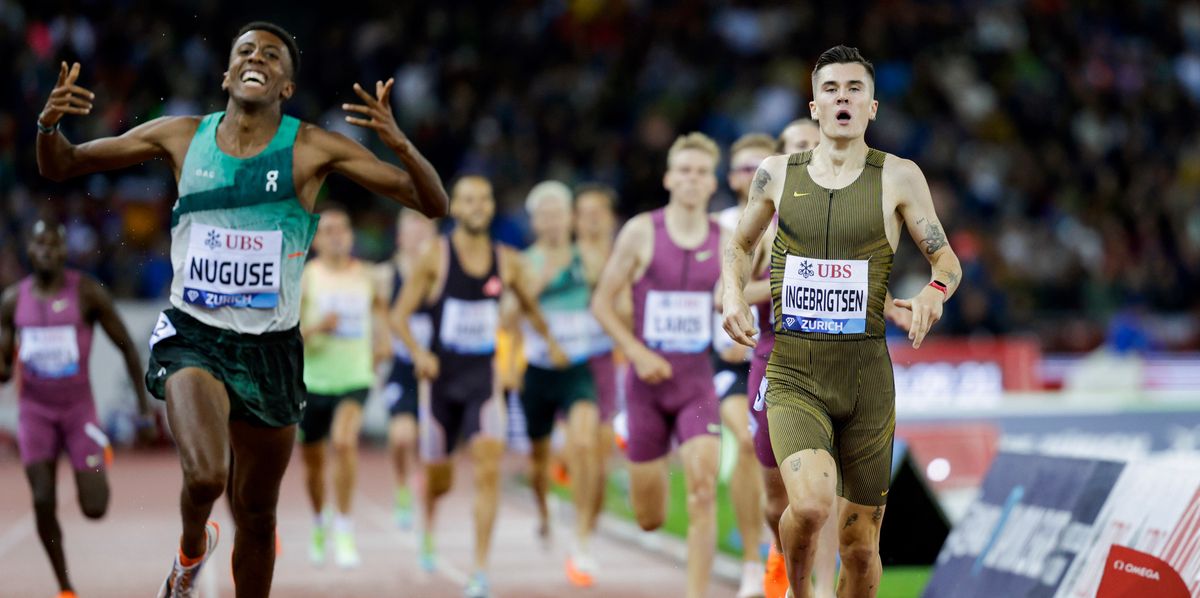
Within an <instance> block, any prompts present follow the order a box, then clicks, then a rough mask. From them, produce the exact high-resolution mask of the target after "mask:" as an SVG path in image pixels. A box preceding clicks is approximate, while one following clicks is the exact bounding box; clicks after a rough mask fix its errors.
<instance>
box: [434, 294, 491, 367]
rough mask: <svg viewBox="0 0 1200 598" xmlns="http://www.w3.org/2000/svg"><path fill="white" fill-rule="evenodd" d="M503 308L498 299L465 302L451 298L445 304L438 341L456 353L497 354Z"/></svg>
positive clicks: (443, 305)
mask: <svg viewBox="0 0 1200 598" xmlns="http://www.w3.org/2000/svg"><path fill="white" fill-rule="evenodd" d="M499 322H500V307H499V303H498V302H497V301H496V300H495V299H480V300H478V301H464V300H462V299H455V298H453V297H447V298H446V299H445V302H444V303H443V304H442V326H441V328H440V329H439V330H438V338H439V339H441V342H442V346H444V347H445V348H447V349H449V350H450V351H453V352H455V353H462V354H465V355H486V354H489V353H494V352H495V351H496V327H497V325H498V324H499Z"/></svg>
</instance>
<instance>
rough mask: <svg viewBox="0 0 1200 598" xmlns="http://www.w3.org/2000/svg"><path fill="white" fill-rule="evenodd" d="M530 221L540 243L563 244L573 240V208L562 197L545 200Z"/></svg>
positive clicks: (535, 209)
mask: <svg viewBox="0 0 1200 598" xmlns="http://www.w3.org/2000/svg"><path fill="white" fill-rule="evenodd" d="M529 221H530V224H531V225H532V226H533V234H535V235H537V238H538V240H539V241H542V242H544V243H553V244H563V243H567V242H569V241H570V240H571V208H570V206H569V205H568V204H567V203H566V202H565V201H563V199H562V198H560V197H548V198H544V199H543V200H542V202H541V203H539V204H538V205H537V207H536V208H534V210H533V213H531V214H530V215H529Z"/></svg>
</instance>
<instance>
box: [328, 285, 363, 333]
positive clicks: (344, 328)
mask: <svg viewBox="0 0 1200 598" xmlns="http://www.w3.org/2000/svg"><path fill="white" fill-rule="evenodd" d="M317 306H318V311H320V313H321V314H322V316H324V315H325V314H330V313H332V314H337V327H336V328H334V330H333V336H335V337H338V338H363V337H364V336H366V335H367V329H368V326H369V324H370V321H371V298H370V297H368V296H366V295H363V294H361V293H326V294H323V295H320V296H319V298H318V299H317Z"/></svg>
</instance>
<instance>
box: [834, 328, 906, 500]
mask: <svg viewBox="0 0 1200 598" xmlns="http://www.w3.org/2000/svg"><path fill="white" fill-rule="evenodd" d="M855 344H860V345H863V346H862V347H860V348H859V352H860V354H859V358H860V362H859V366H858V368H857V370H858V376H857V377H856V384H857V388H856V389H855V390H856V395H857V396H856V401H855V405H854V409H853V414H852V415H851V416H849V417H847V418H846V419H845V420H844V422H842V425H841V428H840V429H839V430H838V434H837V452H838V455H839V464H840V468H841V473H842V485H843V492H842V495H843V496H844V497H845V498H846V500H849V501H850V502H851V503H856V504H860V505H867V506H871V507H875V506H879V505H883V504H885V503H886V502H887V490H888V486H889V484H890V482H891V475H892V445H893V442H894V439H895V435H896V392H895V386H894V384H893V381H892V364H891V361H890V360H889V359H888V358H887V347H886V345H883V344H882V342H880V343H873V342H870V341H863V342H862V343H855Z"/></svg>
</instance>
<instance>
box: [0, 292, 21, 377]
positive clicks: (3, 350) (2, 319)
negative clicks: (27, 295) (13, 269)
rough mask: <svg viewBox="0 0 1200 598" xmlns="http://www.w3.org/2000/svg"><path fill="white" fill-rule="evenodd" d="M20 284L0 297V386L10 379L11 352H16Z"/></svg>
mask: <svg viewBox="0 0 1200 598" xmlns="http://www.w3.org/2000/svg"><path fill="white" fill-rule="evenodd" d="M19 285H20V283H18V284H14V285H12V286H10V287H8V288H7V289H4V294H2V295H0V384H4V383H6V382H8V381H9V380H11V379H12V364H13V352H14V351H15V350H16V325H15V322H14V320H15V318H14V316H15V314H16V313H17V294H18V292H19V290H20V286H19Z"/></svg>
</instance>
